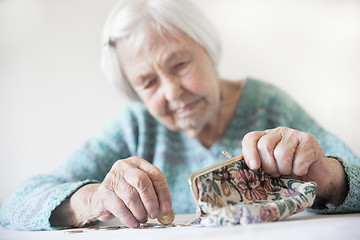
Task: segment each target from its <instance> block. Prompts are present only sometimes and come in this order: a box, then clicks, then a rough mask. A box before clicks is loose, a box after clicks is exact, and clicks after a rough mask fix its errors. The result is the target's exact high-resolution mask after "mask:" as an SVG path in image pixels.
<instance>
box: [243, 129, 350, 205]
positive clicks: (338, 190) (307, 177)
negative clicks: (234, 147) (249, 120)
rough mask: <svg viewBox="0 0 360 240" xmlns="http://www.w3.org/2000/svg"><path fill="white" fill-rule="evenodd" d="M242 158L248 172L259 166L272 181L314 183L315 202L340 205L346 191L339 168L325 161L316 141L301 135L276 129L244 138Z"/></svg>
mask: <svg viewBox="0 0 360 240" xmlns="http://www.w3.org/2000/svg"><path fill="white" fill-rule="evenodd" d="M242 148H243V155H244V159H245V162H246V164H247V165H248V166H249V168H251V169H253V170H256V169H258V168H259V167H260V166H261V167H262V168H263V169H264V171H265V172H267V173H269V174H270V175H271V176H272V177H275V178H276V177H280V176H282V175H290V176H291V177H293V178H296V179H300V180H303V181H314V182H316V183H317V191H316V201H318V202H320V203H323V204H328V203H329V204H333V205H339V204H341V203H342V202H343V201H344V199H345V197H346V195H347V189H348V182H347V177H346V173H345V170H344V167H343V165H342V164H341V163H340V162H339V161H338V160H336V159H333V158H327V157H326V156H325V154H324V152H323V150H322V148H321V147H320V144H319V143H318V141H317V140H316V138H315V137H314V136H313V135H311V134H309V133H305V132H300V131H297V130H294V129H291V128H286V127H278V128H275V129H269V130H266V131H255V132H250V133H248V134H246V135H245V137H244V139H243V142H242Z"/></svg>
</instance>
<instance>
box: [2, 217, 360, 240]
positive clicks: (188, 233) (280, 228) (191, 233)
mask: <svg viewBox="0 0 360 240" xmlns="http://www.w3.org/2000/svg"><path fill="white" fill-rule="evenodd" d="M193 218H194V215H176V217H175V221H174V223H176V224H183V223H185V224H186V223H189V222H191V220H192V219H193ZM120 224H121V223H120V222H119V221H118V220H117V219H113V220H111V221H108V222H102V223H100V224H99V226H118V225H120ZM228 238H230V239H251V240H256V239H261V240H270V239H284V238H288V239H291V240H294V239H302V240H304V239H306V240H308V239H326V240H331V239H342V240H351V239H357V240H359V239H360V213H352V214H337V215H318V214H312V213H309V212H302V213H298V214H296V215H294V216H291V217H288V218H287V219H285V220H282V221H279V222H271V223H258V224H250V225H246V226H235V227H218V228H216V227H211V228H210V227H199V226H188V227H169V228H148V229H118V230H112V231H101V230H98V231H94V230H85V231H84V232H83V233H77V234H67V233H66V231H65V230H59V231H37V232H26V231H13V230H9V229H6V228H4V227H2V226H0V239H1V240H3V239H7V240H8V239H9V240H10V239H30V240H31V239H34V240H35V239H36V240H42V239H44V240H49V239H77V240H78V239H79V240H81V239H90V240H91V239H94V240H95V239H96V240H100V239H107V240H108V239H117V240H119V239H121V240H123V239H129V240H130V239H131V240H137V239H141V240H143V239H146V240H151V239H156V240H159V239H168V240H178V239H179V240H191V239H197V240H200V239H201V240H203V239H204V240H212V239H216V240H225V239H228Z"/></svg>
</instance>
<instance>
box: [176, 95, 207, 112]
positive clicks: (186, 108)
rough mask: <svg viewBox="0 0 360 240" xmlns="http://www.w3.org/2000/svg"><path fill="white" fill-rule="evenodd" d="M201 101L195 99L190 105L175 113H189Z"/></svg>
mask: <svg viewBox="0 0 360 240" xmlns="http://www.w3.org/2000/svg"><path fill="white" fill-rule="evenodd" d="M200 100H201V99H197V100H195V101H193V102H191V103H188V104H186V105H185V106H184V107H181V108H178V109H177V110H175V113H177V114H184V113H187V112H190V111H191V110H193V109H194V108H195V107H196V106H197V105H198V103H199V102H200Z"/></svg>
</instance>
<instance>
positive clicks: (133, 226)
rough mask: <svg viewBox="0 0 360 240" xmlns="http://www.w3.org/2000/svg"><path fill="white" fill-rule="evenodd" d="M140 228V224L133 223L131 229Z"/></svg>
mask: <svg viewBox="0 0 360 240" xmlns="http://www.w3.org/2000/svg"><path fill="white" fill-rule="evenodd" d="M139 226H140V224H139V223H138V222H133V223H131V226H130V227H131V228H138V227H139Z"/></svg>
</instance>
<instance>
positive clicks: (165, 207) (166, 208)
mask: <svg viewBox="0 0 360 240" xmlns="http://www.w3.org/2000/svg"><path fill="white" fill-rule="evenodd" d="M170 210H171V206H170V203H169V202H164V203H163V204H162V205H161V211H162V212H170Z"/></svg>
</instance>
